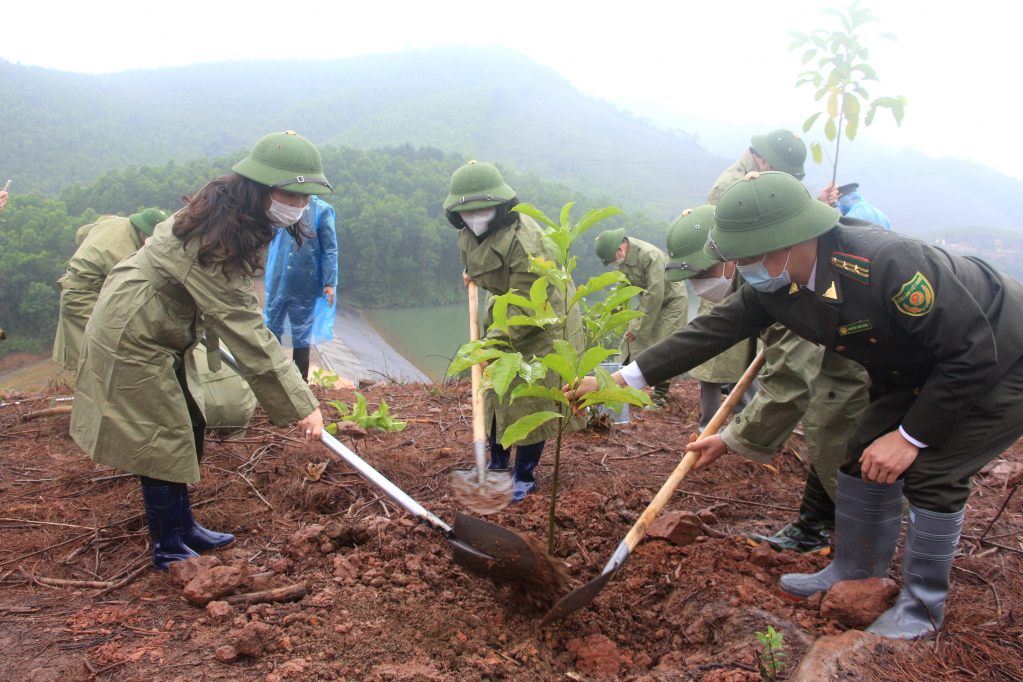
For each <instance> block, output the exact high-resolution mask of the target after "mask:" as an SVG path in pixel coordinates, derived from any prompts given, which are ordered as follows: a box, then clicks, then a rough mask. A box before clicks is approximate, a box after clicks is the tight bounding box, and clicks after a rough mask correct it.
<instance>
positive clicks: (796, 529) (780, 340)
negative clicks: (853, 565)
mask: <svg viewBox="0 0 1023 682" xmlns="http://www.w3.org/2000/svg"><path fill="white" fill-rule="evenodd" d="M751 142H752V146H751V147H750V149H749V150H747V151H746V152H743V154H742V156H741V157H740V159H739V161H737V162H736V163H735V164H733V165H732V166H731V167H730V168H729V169H728V170H726V171H725V172H724V173H722V174H721V177H719V178H718V180H717V182H716V183H715V184H714V187H712V188H711V190H710V194H709V195H708V197H707V203H708V204H711V205H716V204H717V203H718V199H719V198H720V196H721V193H722V192H724V190H725V189H727V188H728V187H729V186H731V185H732V184H734V183H735V182H738V181H741V180H743V179H744V178H745V177H746V175H748V174H749V173H759V172H761V171H770V170H778V171H781V172H785V173H788V174H789V175H791V176H793V177H795V178H796V179H800V180H801V179H802V177H803V175H804V166H803V164H804V163H805V161H806V144H805V143H804V142H803V140H802V139H800V137H799V136H798V135H796V134H795V133H792V132H790V131H788V130H774V131H772V132H770V133H768V134H766V135H756V136H754V137H753V139H752V140H751ZM817 198H818V199H819V200H820V201H821V202H824V203H828V204H830V205H832V206H834V205H835V203H836V202H837V199H838V191H837V190H836V189H835V188H828V189H826V190H825V191H823V192H821V194H820V195H819V196H818V197H817ZM760 339H761V341H763V343H764V348H765V353H766V356H767V361H766V363H765V366H764V370H763V371H762V372H761V374H760V377H759V379H758V381H759V385H760V390H759V391H758V392H757V395H756V397H754V399H753V401H752V402H751V403H750V405H749V406H748V407H747V408H746V409H745V410H744V414H742V415H739V416H737V417H736V418H735V419H734V420H732V422H731V423H730V424H729V426H728V428H727V429H725V431H724V434H723V436H724V438H725V442H726V443H727V444H728V447H729V448H731V449H732V450H734V451H736V452H738V453H741V454H742V455H743V456H745V457H748V458H750V459H753V460H756V461H760V462H764V463H767V462H770V461H771V459H772V458H773V457H774V455H775V454H776V453H777V452H778V449H779V448H780V447H781V446H782V445H783V444H784V443H785V441H786V440H787V439H788V437H789V435H790V434H791V433H792V431H793V430H794V429H795V428H796V427H797V426H798V425H799V423H800V421H802V423H803V432H804V436H805V438H806V446H807V454H808V456H809V459H810V466H809V467H808V473H807V478H806V484H805V485H804V486H803V499H802V501H801V502H800V505H799V513H798V514H797V516H796V518H795V519H794V520H793V521H791V522H789V523H787V524H785V526H784V527H782V528H781V529H780V530H779V531H778V532H776V533H775V534H773V535H769V536H765V535H751V536H750V538H751V539H752V540H754V541H756V542H767V543H768V544H770V545H771V547H772V548H774V549H775V550H778V551H781V550H785V549H791V550H795V551H797V552H814V551H818V550H821V549H824V548H826V547H828V546H829V544H830V536H829V534H828V531H827V529H828V528H830V527H832V526H834V523H835V495H836V489H837V486H838V467H839V465H840V464H841V463H842V459H843V456H844V454H845V443H846V441H847V440H848V438H849V436H850V435H852V432H853V430H855V428H856V423H857V421H858V419H859V417H860V415H861V414H862V413H863V410H864V409H865V408H866V406H867V403H868V402H869V398H868V386H869V381H868V379H867V374H866V372H865V371H864V370H863V368H862V367H859V366H858V365H857V364H856V363H854V362H849V361H847V360H845V359H844V358H841V357H838V356H832V355H825V353H824V351H823V349H822V348H820V347H818V346H817V345H816V344H813V343H810V342H808V341H806V340H804V339H802V338H800V337H799V336H798V335H797V334H794V333H792V332H791V331H789V330H787V329H785V328H784V327H783V326H782V325H775V326H774V327H772V328H770V329H768V330H766V331H765V332H763V333H762V334H761V335H760ZM743 369H744V368H743Z"/></svg>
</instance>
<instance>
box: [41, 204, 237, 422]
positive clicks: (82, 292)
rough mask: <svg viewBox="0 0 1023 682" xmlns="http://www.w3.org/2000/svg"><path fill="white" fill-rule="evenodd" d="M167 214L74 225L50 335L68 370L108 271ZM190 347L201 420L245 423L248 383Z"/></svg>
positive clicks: (147, 212)
mask: <svg viewBox="0 0 1023 682" xmlns="http://www.w3.org/2000/svg"><path fill="white" fill-rule="evenodd" d="M166 219H167V214H166V213H165V212H163V211H161V210H160V209H158V208H150V209H146V210H145V211H142V212H141V213H136V214H134V215H131V216H129V217H127V218H121V217H119V216H115V215H105V216H102V217H100V219H99V220H97V221H96V222H94V223H90V224H88V225H83V226H82V227H80V228H78V232H77V233H76V234H75V242H76V243H77V245H78V249H77V250H76V251H75V254H74V255H73V256H72V257H71V261H70V262H69V263H68V267H67V272H66V273H65V274H64V276H63V277H61V278H60V279H59V280H57V282H58V284H60V288H61V293H60V318H59V319H58V321H57V334H56V336H55V337H54V340H53V361H54V362H56V363H57V364H58V365H60V366H62V367H64V368H65V369H68V370H71V371H76V370H77V369H78V356H79V353H80V352H81V348H82V337H83V336H84V335H85V325H86V323H88V321H89V317H90V316H91V315H92V310H93V308H94V307H95V306H96V299H97V298H99V292H100V290H101V289H102V288H103V283H104V282H106V280H107V275H109V274H110V271H111V270H113V269H114V266H115V265H117V264H118V263H119V262H121V261H122V260H124V259H125V258H127V257H128V256H130V255H132V254H133V253H135V252H136V251H138V250H139V249H140V248H142V245H143V244H145V242H146V239H148V238H149V237H150V236H152V234H153V230H154V229H155V228H156V225H157V224H158V223H161V222H163V221H164V220H166ZM195 353H196V354H197V357H196V366H197V367H198V370H199V374H198V376H199V382H200V383H201V384H202V386H203V394H204V396H205V407H206V425H207V426H208V427H210V428H214V427H236V428H237V427H245V426H247V425H248V423H249V420H250V419H252V413H253V412H255V410H256V396H254V395H253V394H252V390H251V389H250V388H249V385H248V384H247V383H245V380H244V379H242V378H241V377H240V376H238V375H237V374H235V373H234V371H233V370H231V369H228V368H226V367H225V368H222V369H220V370H219V371H217V372H214V371H211V369H210V368H209V366H208V364H207V362H206V353H205V350H204V349H202V348H201V347H200V348H197V349H196V350H195ZM224 435H227V434H226V433H225V434H224Z"/></svg>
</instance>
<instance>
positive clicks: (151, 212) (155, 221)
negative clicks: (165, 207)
mask: <svg viewBox="0 0 1023 682" xmlns="http://www.w3.org/2000/svg"><path fill="white" fill-rule="evenodd" d="M128 220H130V221H131V224H132V225H134V226H135V229H136V230H138V231H139V232H142V233H144V234H145V235H146V236H147V237H152V236H153V230H155V229H156V226H157V225H159V224H160V223H162V222H163V221H165V220H167V213H166V212H164V211H161V210H160V209H158V208H147V209H146V210H144V211H142V213H135V214H133V215H130V216H128Z"/></svg>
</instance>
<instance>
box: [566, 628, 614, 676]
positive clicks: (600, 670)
mask: <svg viewBox="0 0 1023 682" xmlns="http://www.w3.org/2000/svg"><path fill="white" fill-rule="evenodd" d="M565 649H566V650H568V653H570V654H572V655H573V656H574V657H575V667H576V668H577V669H578V670H579V672H584V673H596V674H598V675H605V676H612V675H617V674H618V670H619V669H620V668H621V656H620V654H619V652H618V647H617V646H616V645H615V643H614V642H612V641H611V640H610V639H608V638H607V637H605V636H604V635H590V636H589V637H585V638H582V639H573V640H572V641H570V642H568V643H566V644H565Z"/></svg>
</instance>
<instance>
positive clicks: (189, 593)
mask: <svg viewBox="0 0 1023 682" xmlns="http://www.w3.org/2000/svg"><path fill="white" fill-rule="evenodd" d="M243 578H244V574H243V573H242V572H241V570H240V569H238V568H235V567H234V566H214V567H213V568H211V569H210V570H208V571H204V572H202V573H200V574H199V575H197V576H195V577H194V578H192V580H191V581H190V582H189V583H188V584H187V585H185V589H184V595H185V599H187V600H188V601H190V602H192V603H193V604H198V605H199V606H206V605H207V604H208V603H210V602H211V601H213V600H215V599H220V598H221V597H226V596H227V595H229V594H234V591H235V590H237V589H238V586H239V585H241V584H242V579H243Z"/></svg>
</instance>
